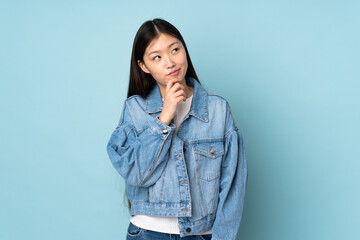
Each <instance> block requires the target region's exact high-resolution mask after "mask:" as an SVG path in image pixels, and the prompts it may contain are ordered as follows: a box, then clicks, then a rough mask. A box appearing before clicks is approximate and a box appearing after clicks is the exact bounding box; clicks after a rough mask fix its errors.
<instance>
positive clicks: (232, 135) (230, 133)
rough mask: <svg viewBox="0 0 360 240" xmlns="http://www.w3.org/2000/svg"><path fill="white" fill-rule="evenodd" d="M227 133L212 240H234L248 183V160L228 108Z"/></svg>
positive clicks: (240, 136)
mask: <svg viewBox="0 0 360 240" xmlns="http://www.w3.org/2000/svg"><path fill="white" fill-rule="evenodd" d="M227 115H228V120H227V125H228V128H227V129H228V130H227V133H226V134H225V136H226V141H225V154H224V158H223V162H222V165H221V174H220V190H219V191H220V194H219V203H218V207H217V210H216V218H215V222H214V225H213V228H212V239H213V240H235V239H236V235H237V232H238V230H239V227H240V222H241V217H242V213H243V207H244V200H245V191H246V185H247V179H248V168H247V159H246V153H245V147H244V143H243V138H242V135H241V133H240V131H239V129H238V128H237V127H236V125H235V122H234V120H233V118H232V115H231V111H230V106H228V114H227Z"/></svg>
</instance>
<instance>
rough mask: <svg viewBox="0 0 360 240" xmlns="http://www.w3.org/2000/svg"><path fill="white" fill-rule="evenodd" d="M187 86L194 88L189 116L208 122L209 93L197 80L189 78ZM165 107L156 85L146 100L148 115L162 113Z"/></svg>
mask: <svg viewBox="0 0 360 240" xmlns="http://www.w3.org/2000/svg"><path fill="white" fill-rule="evenodd" d="M185 79H186V84H187V85H189V86H191V87H194V93H193V98H192V102H191V107H190V110H189V115H193V116H194V117H196V118H198V119H200V120H202V121H204V122H208V93H207V91H206V90H205V89H204V88H203V87H202V86H201V85H200V83H199V82H198V81H196V79H194V78H192V77H187V78H185ZM162 107H163V101H162V99H161V94H160V89H159V86H158V84H157V83H156V84H155V85H154V87H153V88H152V89H151V91H150V93H149V95H148V97H147V98H146V112H147V113H156V112H160V111H161V110H162Z"/></svg>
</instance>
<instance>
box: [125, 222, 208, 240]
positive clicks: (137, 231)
mask: <svg viewBox="0 0 360 240" xmlns="http://www.w3.org/2000/svg"><path fill="white" fill-rule="evenodd" d="M177 239H181V240H211V234H206V235H193V236H187V237H180V235H179V234H169V233H161V232H155V231H151V230H146V229H143V228H140V227H137V226H135V225H134V224H132V223H131V222H130V224H129V226H128V229H127V236H126V240H177Z"/></svg>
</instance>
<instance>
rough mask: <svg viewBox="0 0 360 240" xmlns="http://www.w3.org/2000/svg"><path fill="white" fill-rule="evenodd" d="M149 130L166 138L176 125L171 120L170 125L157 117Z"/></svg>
mask: <svg viewBox="0 0 360 240" xmlns="http://www.w3.org/2000/svg"><path fill="white" fill-rule="evenodd" d="M150 128H151V130H152V131H153V132H154V133H156V134H157V135H159V137H161V138H162V139H165V138H167V137H168V136H170V134H171V133H172V132H173V131H174V130H175V128H176V125H175V124H174V123H173V122H172V121H171V122H170V126H169V125H166V124H165V123H163V122H162V121H160V119H159V117H156V118H155V121H154V124H152V125H151V127H150Z"/></svg>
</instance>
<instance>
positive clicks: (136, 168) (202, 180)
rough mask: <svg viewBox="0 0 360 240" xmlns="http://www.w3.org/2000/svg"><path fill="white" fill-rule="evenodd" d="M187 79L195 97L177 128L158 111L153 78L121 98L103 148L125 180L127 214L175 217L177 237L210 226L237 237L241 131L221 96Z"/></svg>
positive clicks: (228, 239) (226, 238)
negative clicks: (142, 92)
mask: <svg viewBox="0 0 360 240" xmlns="http://www.w3.org/2000/svg"><path fill="white" fill-rule="evenodd" d="M186 82H187V84H188V85H189V86H192V87H194V92H193V99H192V104H191V107H190V110H189V112H188V113H187V114H186V116H185V117H184V119H183V120H182V122H181V124H180V125H179V128H178V132H177V134H175V132H174V131H175V127H176V126H175V124H174V123H173V122H171V123H170V125H166V124H164V123H163V122H161V121H160V120H159V118H158V117H159V116H160V114H161V111H162V106H163V102H162V99H161V94H160V89H159V87H158V85H157V84H155V85H154V88H153V89H152V90H151V92H150V93H149V95H148V96H147V98H143V97H141V96H139V95H133V96H131V97H129V98H127V99H126V100H125V103H124V106H123V109H122V113H121V117H120V121H119V123H118V125H117V127H116V128H115V129H114V131H113V133H112V135H111V137H110V140H109V141H108V144H107V152H108V155H109V158H110V160H111V162H112V164H113V166H114V167H115V169H116V170H117V172H118V173H119V174H120V175H121V176H122V177H123V178H124V180H125V184H126V189H127V195H128V198H129V200H130V202H131V210H130V213H131V215H135V214H145V215H152V216H165V217H166V216H168V217H179V218H178V224H179V229H180V236H181V237H184V236H189V235H193V234H196V233H202V232H205V231H207V230H209V229H211V228H212V239H213V240H232V239H236V235H237V232H238V228H239V226H240V221H241V216H242V212H243V205H244V198H245V190H246V185H247V160H246V155H245V149H244V144H243V139H242V135H241V133H240V131H239V129H238V128H237V126H236V124H235V120H234V118H233V115H232V113H231V110H230V106H229V103H228V102H227V100H226V99H225V98H224V97H222V96H219V95H217V94H213V93H209V92H207V91H206V90H205V89H204V88H203V87H202V86H201V85H200V84H199V82H197V81H196V80H195V79H194V78H191V77H187V78H186Z"/></svg>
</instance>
